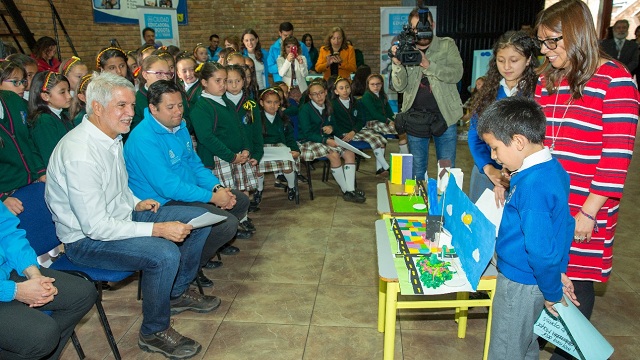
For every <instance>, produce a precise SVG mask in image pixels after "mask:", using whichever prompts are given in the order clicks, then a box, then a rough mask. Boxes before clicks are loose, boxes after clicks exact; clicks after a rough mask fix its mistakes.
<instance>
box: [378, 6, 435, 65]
mask: <svg viewBox="0 0 640 360" xmlns="http://www.w3.org/2000/svg"><path fill="white" fill-rule="evenodd" d="M416 2H417V3H418V18H419V19H418V24H417V25H416V29H415V31H414V29H412V28H411V24H410V23H408V24H405V25H404V26H403V27H402V31H401V32H400V34H398V41H396V42H395V43H394V44H393V45H397V46H398V49H397V50H396V54H395V55H393V53H392V52H391V49H389V52H388V54H389V57H390V58H392V57H394V56H395V57H396V58H397V59H398V60H400V62H401V63H402V65H409V66H413V65H420V62H422V53H421V51H420V50H418V49H416V46H415V45H416V41H417V40H423V39H428V40H431V39H433V29H432V28H431V23H430V22H429V16H428V15H429V8H428V7H427V6H426V5H424V4H423V1H416ZM409 21H411V19H409Z"/></svg>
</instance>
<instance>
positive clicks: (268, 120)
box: [254, 88, 300, 204]
mask: <svg viewBox="0 0 640 360" xmlns="http://www.w3.org/2000/svg"><path fill="white" fill-rule="evenodd" d="M280 103H281V100H280V94H279V92H278V91H277V90H276V89H274V88H269V89H266V90H264V91H263V92H262V95H261V96H260V109H261V116H260V120H261V121H260V123H259V126H260V127H261V130H262V136H263V138H264V146H265V147H266V146H271V147H286V148H287V150H288V151H289V152H290V153H291V156H292V157H293V160H294V161H290V160H271V161H264V160H262V161H260V164H259V165H258V191H256V193H255V194H254V201H257V203H258V204H259V203H260V200H261V199H262V191H263V189H264V173H266V172H272V171H273V172H282V173H284V174H283V176H284V177H285V179H286V181H287V198H288V199H289V200H290V201H292V200H294V199H295V196H296V191H297V189H296V188H297V184H296V176H295V174H294V172H293V171H294V170H295V171H298V169H299V160H298V158H299V157H300V148H299V147H298V144H297V143H296V141H295V138H294V137H293V126H292V125H291V122H290V121H289V117H288V116H286V115H284V113H283V112H281V111H280Z"/></svg>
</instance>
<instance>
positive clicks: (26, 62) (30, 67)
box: [5, 54, 38, 100]
mask: <svg viewBox="0 0 640 360" xmlns="http://www.w3.org/2000/svg"><path fill="white" fill-rule="evenodd" d="M5 60H9V61H12V62H14V63H16V64H18V65H20V66H21V67H22V68H24V70H25V71H26V72H27V87H26V89H25V91H24V95H23V96H22V98H23V99H25V100H29V89H30V88H31V80H33V77H34V76H36V73H37V72H38V63H37V62H36V61H35V60H34V59H33V58H31V57H29V56H27V55H25V54H11V55H9V56H7V58H6V59H5Z"/></svg>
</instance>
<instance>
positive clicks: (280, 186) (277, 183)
mask: <svg viewBox="0 0 640 360" xmlns="http://www.w3.org/2000/svg"><path fill="white" fill-rule="evenodd" d="M273 186H275V187H277V188H278V189H285V188H286V187H287V185H286V182H284V183H281V182H277V181H276V182H275V183H273Z"/></svg>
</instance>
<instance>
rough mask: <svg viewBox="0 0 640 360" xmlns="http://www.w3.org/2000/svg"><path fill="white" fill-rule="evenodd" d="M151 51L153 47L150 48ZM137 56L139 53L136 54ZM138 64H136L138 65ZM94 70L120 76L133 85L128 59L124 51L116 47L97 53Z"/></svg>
mask: <svg viewBox="0 0 640 360" xmlns="http://www.w3.org/2000/svg"><path fill="white" fill-rule="evenodd" d="M151 48H152V49H153V47H151ZM138 54H139V53H138ZM140 63H141V61H140V62H138V64H140ZM96 69H98V71H100V72H105V71H106V72H110V73H112V74H116V75H118V76H122V77H123V78H126V79H127V80H129V81H130V82H131V83H132V84H135V78H134V76H133V72H132V71H131V69H130V68H129V65H128V57H127V54H126V53H125V52H124V50H122V49H120V48H117V47H113V46H110V47H107V48H104V49H102V50H100V52H99V53H98V55H97V56H96Z"/></svg>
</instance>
